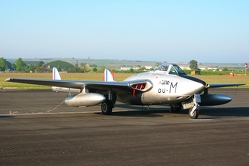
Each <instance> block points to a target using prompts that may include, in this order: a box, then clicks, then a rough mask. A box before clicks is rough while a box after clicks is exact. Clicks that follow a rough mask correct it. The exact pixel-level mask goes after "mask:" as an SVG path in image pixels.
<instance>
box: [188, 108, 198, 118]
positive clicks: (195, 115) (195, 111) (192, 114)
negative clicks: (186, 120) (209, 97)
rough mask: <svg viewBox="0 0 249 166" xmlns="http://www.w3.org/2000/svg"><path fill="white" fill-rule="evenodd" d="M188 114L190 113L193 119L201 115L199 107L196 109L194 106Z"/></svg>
mask: <svg viewBox="0 0 249 166" xmlns="http://www.w3.org/2000/svg"><path fill="white" fill-rule="evenodd" d="M188 114H189V117H190V118H191V119H197V118H198V116H199V108H198V109H197V108H196V109H195V108H194V107H193V108H191V109H189V112H188Z"/></svg>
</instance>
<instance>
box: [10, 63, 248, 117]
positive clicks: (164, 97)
mask: <svg viewBox="0 0 249 166" xmlns="http://www.w3.org/2000/svg"><path fill="white" fill-rule="evenodd" d="M6 81H7V82H18V83H28V84H38V85H48V86H58V87H65V88H69V90H70V89H72V88H73V89H79V90H80V93H78V94H76V95H71V93H70V91H69V95H68V96H67V97H66V99H65V103H66V104H67V105H69V106H76V107H78V106H93V105H97V104H101V111H102V114H104V115H109V114H111V113H112V109H113V108H114V105H115V102H116V101H120V102H122V103H128V104H132V105H156V104H169V105H170V106H171V112H179V111H180V110H181V109H182V108H183V109H189V116H190V118H192V119H196V118H197V117H198V115H199V106H212V105H220V104H225V103H228V102H230V101H231V100H232V99H231V97H229V96H227V95H223V94H209V93H208V88H212V87H226V86H240V85H245V84H242V83H238V84H206V83H205V82H204V81H202V80H200V79H197V78H194V77H191V76H188V75H187V74H186V73H185V72H184V71H183V70H182V69H181V68H180V67H179V66H178V65H176V64H162V65H160V66H158V67H157V68H156V69H155V70H154V71H150V72H144V73H140V74H135V75H133V76H131V77H129V78H127V79H125V80H124V81H122V82H115V81H111V82H102V81H77V80H41V79H25V78H8V79H6Z"/></svg>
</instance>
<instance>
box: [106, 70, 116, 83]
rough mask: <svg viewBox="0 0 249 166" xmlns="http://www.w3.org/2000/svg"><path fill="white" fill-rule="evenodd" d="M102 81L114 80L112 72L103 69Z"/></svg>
mask: <svg viewBox="0 0 249 166" xmlns="http://www.w3.org/2000/svg"><path fill="white" fill-rule="evenodd" d="M104 81H105V82H112V81H114V79H113V75H112V73H111V72H110V71H109V70H108V69H105V71H104Z"/></svg>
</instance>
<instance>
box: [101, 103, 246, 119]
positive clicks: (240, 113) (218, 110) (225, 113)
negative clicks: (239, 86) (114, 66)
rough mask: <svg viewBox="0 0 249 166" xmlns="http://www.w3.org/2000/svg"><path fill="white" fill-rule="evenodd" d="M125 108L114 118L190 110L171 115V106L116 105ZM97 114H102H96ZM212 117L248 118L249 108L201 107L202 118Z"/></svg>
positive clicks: (159, 114)
mask: <svg viewBox="0 0 249 166" xmlns="http://www.w3.org/2000/svg"><path fill="white" fill-rule="evenodd" d="M118 108H125V109H126V110H122V111H118V110H116V111H115V110H114V111H113V112H112V116H137V117H161V116H164V115H163V114H169V115H172V116H174V115H177V114H183V115H184V114H188V110H182V111H181V112H180V113H170V112H169V111H170V108H169V106H165V107H161V108H153V106H151V107H150V108H149V109H148V108H147V106H144V107H141V106H132V105H126V104H118V105H116V109H118ZM96 114H101V113H100V112H99V113H96ZM201 115H205V116H211V117H248V116H249V107H200V116H201Z"/></svg>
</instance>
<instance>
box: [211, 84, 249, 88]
mask: <svg viewBox="0 0 249 166" xmlns="http://www.w3.org/2000/svg"><path fill="white" fill-rule="evenodd" d="M241 85H245V84H244V83H226V84H225V83H224V84H221V83H219V84H209V86H208V87H209V88H219V87H228V86H241Z"/></svg>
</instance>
